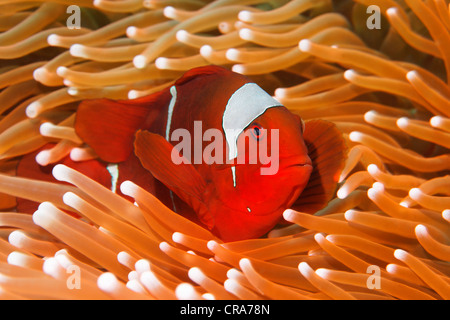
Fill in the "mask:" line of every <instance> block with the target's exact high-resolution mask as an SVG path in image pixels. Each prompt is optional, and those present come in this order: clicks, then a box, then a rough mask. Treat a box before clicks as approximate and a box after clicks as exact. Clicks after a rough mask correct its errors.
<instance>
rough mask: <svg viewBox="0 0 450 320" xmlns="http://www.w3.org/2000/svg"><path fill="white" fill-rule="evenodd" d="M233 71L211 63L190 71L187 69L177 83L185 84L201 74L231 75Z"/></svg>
mask: <svg viewBox="0 0 450 320" xmlns="http://www.w3.org/2000/svg"><path fill="white" fill-rule="evenodd" d="M231 74H232V72H231V71H229V70H227V69H225V68H223V67H219V66H215V65H210V66H203V67H198V68H193V69H191V70H189V71H186V72H185V73H184V74H183V76H181V78H179V79H178V80H177V81H176V82H175V85H177V86H178V85H182V84H185V83H187V82H189V81H191V80H193V79H196V78H198V77H201V76H210V75H217V76H220V75H231Z"/></svg>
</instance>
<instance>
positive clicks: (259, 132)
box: [250, 123, 264, 141]
mask: <svg viewBox="0 0 450 320" xmlns="http://www.w3.org/2000/svg"><path fill="white" fill-rule="evenodd" d="M250 132H251V134H252V137H253V138H254V139H256V140H257V141H259V140H261V139H262V138H263V137H264V129H263V127H261V126H260V125H259V124H257V123H254V124H252V125H251V127H250Z"/></svg>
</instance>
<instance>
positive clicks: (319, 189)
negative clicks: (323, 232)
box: [292, 120, 347, 213]
mask: <svg viewBox="0 0 450 320" xmlns="http://www.w3.org/2000/svg"><path fill="white" fill-rule="evenodd" d="M303 139H304V140H305V144H306V147H307V148H308V154H309V157H310V158H311V161H312V164H313V171H312V173H311V176H310V178H309V182H308V185H307V186H306V187H305V189H304V190H303V192H302V193H301V194H300V197H299V198H298V199H297V201H296V202H295V203H294V204H293V205H292V208H293V209H295V210H297V211H301V212H307V213H314V212H316V211H317V210H320V209H322V208H323V207H325V206H326V204H327V203H328V201H330V200H331V198H332V197H333V196H334V193H335V192H336V186H337V183H338V180H339V175H340V173H341V171H342V169H343V167H344V164H345V160H346V158H347V146H346V144H345V140H344V138H343V136H342V133H341V132H340V131H339V130H338V128H337V127H336V126H335V125H334V124H333V123H332V122H329V121H325V120H311V121H307V122H305V131H304V133H303Z"/></svg>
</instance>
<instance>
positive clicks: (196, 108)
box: [75, 66, 346, 241]
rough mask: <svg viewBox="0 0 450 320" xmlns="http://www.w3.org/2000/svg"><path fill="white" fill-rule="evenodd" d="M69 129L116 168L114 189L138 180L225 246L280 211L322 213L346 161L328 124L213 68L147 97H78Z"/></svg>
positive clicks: (260, 231) (259, 229)
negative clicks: (307, 117) (296, 112)
mask: <svg viewBox="0 0 450 320" xmlns="http://www.w3.org/2000/svg"><path fill="white" fill-rule="evenodd" d="M75 130H76V133H77V134H78V135H79V136H80V138H81V139H82V140H83V141H84V142H85V143H86V144H87V145H89V146H90V147H91V148H93V149H94V151H95V152H96V153H97V155H98V156H99V158H100V159H101V160H103V161H104V162H106V163H110V164H117V166H116V169H117V170H116V172H117V173H118V176H117V174H116V175H115V177H114V179H115V181H114V183H113V185H119V184H120V183H121V182H123V181H126V180H131V181H133V182H135V183H136V184H138V185H140V186H141V187H143V188H145V189H146V190H148V191H149V192H151V193H153V194H154V195H155V196H156V197H158V198H159V199H160V200H161V201H162V202H163V203H165V204H166V205H167V206H168V207H169V208H171V209H173V210H174V211H176V212H178V213H180V214H182V215H184V216H186V217H188V218H189V219H191V220H194V221H196V222H197V223H199V224H201V225H204V226H205V227H207V228H208V229H210V230H211V231H212V232H213V233H214V234H216V235H217V236H218V237H220V238H221V239H222V240H224V241H233V240H241V239H248V238H256V237H260V236H262V235H264V234H265V233H267V232H268V231H270V230H271V229H272V228H273V227H274V226H275V225H276V224H277V223H279V222H280V221H281V220H282V214H283V211H284V210H285V209H286V208H294V209H296V210H299V211H303V212H311V213H312V212H315V211H317V210H319V209H320V208H322V207H324V206H325V205H326V204H327V202H328V201H329V200H330V199H331V197H332V196H333V193H334V191H335V189H336V184H337V180H338V176H339V174H340V171H341V170H342V167H343V164H344V161H345V157H346V155H345V152H346V146H345V142H344V140H343V138H342V134H341V133H340V132H339V131H338V130H337V128H336V127H335V126H334V124H332V123H331V122H328V121H322V120H313V121H309V122H306V123H303V121H302V120H301V119H300V117H298V116H296V115H293V114H292V113H291V112H289V111H288V109H286V108H285V107H284V106H282V105H281V104H280V103H279V102H278V101H276V100H275V99H273V98H272V97H271V96H270V95H269V94H267V93H266V92H265V91H264V90H263V89H261V88H260V87H259V86H257V85H256V84H255V83H253V82H252V81H250V80H249V79H248V78H247V77H245V76H243V75H240V74H237V73H234V72H231V71H229V70H227V69H224V68H222V67H217V66H207V67H200V68H195V69H192V70H190V71H188V72H186V73H185V74H184V75H183V76H182V77H181V78H180V79H178V80H177V81H176V82H175V83H174V85H173V86H171V87H170V88H167V89H165V90H162V91H160V92H157V93H155V94H152V95H149V96H146V97H142V98H138V99H133V100H121V101H114V100H109V99H96V100H86V101H83V102H82V103H81V104H80V105H79V107H78V110H77V116H76V122H75ZM116 192H117V193H119V194H120V190H117V191H116Z"/></svg>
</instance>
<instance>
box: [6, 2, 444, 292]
mask: <svg viewBox="0 0 450 320" xmlns="http://www.w3.org/2000/svg"><path fill="white" fill-rule="evenodd" d="M72 4H73V3H72V2H71V1H65V0H58V1H55V2H39V1H33V2H20V1H13V0H0V12H1V13H0V31H1V32H2V33H1V34H0V59H1V60H0V89H1V92H0V192H1V193H0V210H1V212H0V298H1V299H29V298H31V299H35V298H40V299H109V298H112V299H450V265H449V261H450V237H449V234H450V177H449V176H448V172H449V170H450V153H449V151H448V150H449V148H450V103H449V101H450V87H449V85H450V55H449V52H450V12H449V11H450V10H449V9H450V8H449V4H448V1H446V0H429V1H423V0H405V1H394V0H370V1H366V0H354V1H351V0H346V1H332V0H323V1H313V0H291V1H287V0H274V1H267V2H264V1H261V0H259V1H253V0H246V1H233V0H216V1H204V0H182V1H171V0H145V1H142V0H123V1H109V0H95V1H93V2H92V1H88V0H82V1H77V5H76V6H73V5H72ZM368 6H370V9H371V10H372V11H370V10H367V8H368ZM68 8H69V9H70V10H68ZM377 13H379V15H378V16H377ZM372 15H373V16H372ZM369 19H371V20H370V21H372V22H376V23H374V25H372V26H370V28H369ZM77 22H79V24H77ZM372 27H373V28H372ZM209 64H216V65H222V66H224V67H226V68H229V69H232V70H233V71H235V72H239V73H242V74H245V75H248V76H249V77H250V78H252V79H254V81H256V82H257V83H258V84H260V85H261V86H262V87H263V88H264V89H265V90H266V91H268V92H269V93H271V94H273V95H274V97H275V98H277V99H278V100H280V101H281V102H282V103H283V104H284V105H285V106H286V107H287V108H289V109H290V110H291V111H292V112H293V113H296V114H299V115H301V117H302V118H303V119H306V120H310V119H315V118H320V119H326V120H329V121H332V122H334V123H335V124H336V126H337V127H338V129H339V130H341V131H342V133H343V135H344V138H345V140H346V142H347V145H348V158H347V161H346V164H345V167H344V169H343V172H342V174H341V176H340V180H339V181H340V184H339V187H338V190H337V191H336V195H335V196H334V197H333V199H332V200H331V201H330V202H329V203H328V205H327V206H326V207H325V208H324V209H322V210H320V211H318V212H316V213H315V214H307V213H303V212H297V211H294V210H290V209H288V210H286V211H285V212H284V215H283V216H284V218H285V219H286V220H287V221H289V222H291V223H292V224H291V225H289V226H278V227H276V228H275V229H274V230H272V231H271V232H270V233H269V234H268V235H267V236H266V237H263V238H260V239H249V240H242V241H236V242H228V243H224V242H223V241H221V239H218V238H216V237H215V236H214V235H213V234H211V233H210V232H209V231H208V230H205V229H203V228H202V227H200V226H198V225H197V224H195V223H193V222H191V221H190V220H187V219H185V218H183V217H181V216H179V215H178V214H176V213H174V212H173V211H171V210H170V209H169V208H167V207H165V206H164V205H163V204H162V203H161V202H160V201H159V200H158V199H157V198H155V197H154V196H153V195H152V194H151V193H149V192H148V191H146V190H144V189H142V188H141V187H139V186H138V185H136V184H135V183H133V181H126V182H123V183H122V184H121V185H120V186H118V188H120V190H121V191H122V193H123V194H125V195H126V196H129V197H131V198H132V199H133V200H134V203H133V202H130V201H129V200H127V199H125V198H123V197H121V196H118V195H117V194H115V193H114V192H112V191H111V190H110V189H109V188H107V187H105V186H104V185H102V184H101V183H98V182H96V181H94V180H93V179H91V178H89V177H88V176H87V175H85V174H83V173H81V172H80V171H77V170H75V169H73V168H71V167H70V166H69V165H65V164H62V163H64V162H63V159H70V161H73V162H82V161H89V160H91V159H95V158H96V157H97V156H96V154H95V152H94V151H93V150H92V149H90V148H89V146H87V145H85V144H84V143H83V141H82V140H81V139H80V138H79V137H78V136H77V135H76V132H75V130H74V128H73V125H74V119H75V114H76V110H77V105H78V103H79V101H82V100H84V99H91V98H103V97H106V98H112V99H126V98H128V99H132V98H136V97H141V96H144V95H148V94H151V93H153V92H157V91H159V90H161V89H163V88H166V87H167V86H170V85H171V84H172V83H173V82H174V80H175V79H177V78H178V77H179V76H180V75H181V74H182V73H183V72H184V71H186V70H189V69H191V68H193V67H198V66H202V65H209ZM44 146H45V148H44V149H42V148H43V147H44ZM30 155H33V157H32V159H33V161H32V162H33V163H34V167H33V164H31V161H30V165H29V166H28V167H27V169H30V170H32V169H33V168H35V169H37V168H39V166H42V167H44V168H53V169H52V174H53V177H54V178H52V179H53V180H52V181H48V180H44V179H37V178H35V179H30V178H27V177H25V176H21V175H20V174H19V173H17V172H16V167H17V163H18V162H19V161H20V160H21V159H24V158H26V157H27V158H28V159H29V158H30ZM34 155H35V157H34ZM49 172H50V171H49ZM17 199H28V200H31V201H32V202H37V203H38V204H39V206H38V208H37V210H36V211H35V212H34V213H26V212H24V211H21V210H20V209H19V207H18V206H17V203H18V201H17Z"/></svg>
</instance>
